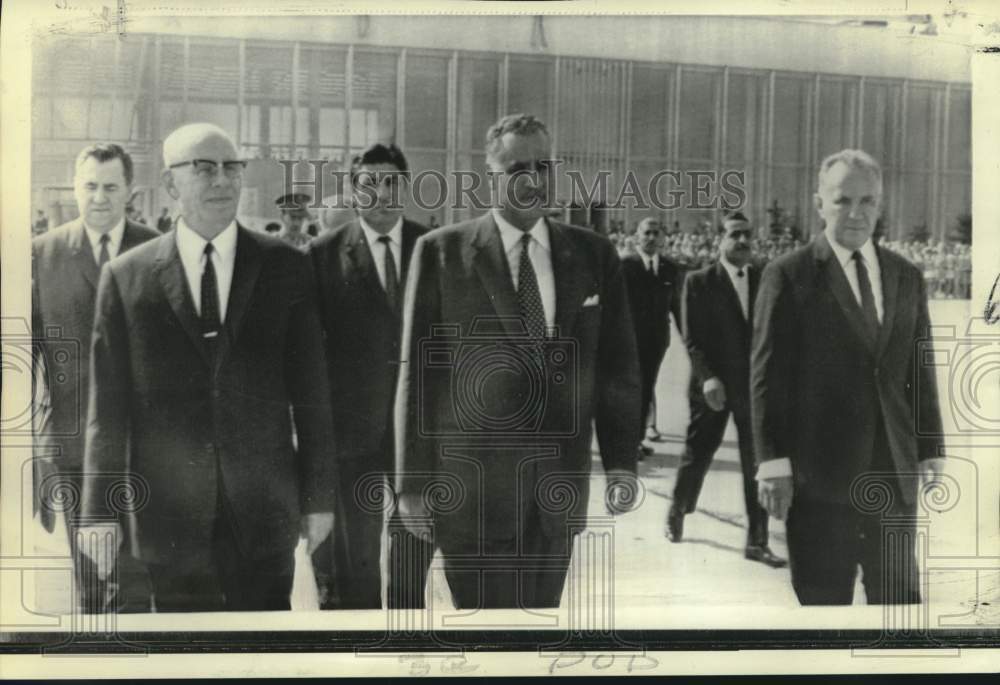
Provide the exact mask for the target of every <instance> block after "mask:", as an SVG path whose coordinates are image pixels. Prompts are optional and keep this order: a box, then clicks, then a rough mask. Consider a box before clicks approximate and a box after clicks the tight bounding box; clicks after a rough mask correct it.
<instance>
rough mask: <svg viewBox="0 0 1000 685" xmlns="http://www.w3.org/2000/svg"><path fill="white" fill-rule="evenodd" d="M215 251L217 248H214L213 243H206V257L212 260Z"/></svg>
mask: <svg viewBox="0 0 1000 685" xmlns="http://www.w3.org/2000/svg"><path fill="white" fill-rule="evenodd" d="M214 251H215V248H214V247H212V243H205V256H206V257H208V258H211V257H212V252H214Z"/></svg>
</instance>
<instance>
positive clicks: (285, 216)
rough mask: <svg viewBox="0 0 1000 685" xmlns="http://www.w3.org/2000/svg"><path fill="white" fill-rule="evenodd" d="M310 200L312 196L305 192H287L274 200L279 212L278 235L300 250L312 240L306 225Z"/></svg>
mask: <svg viewBox="0 0 1000 685" xmlns="http://www.w3.org/2000/svg"><path fill="white" fill-rule="evenodd" d="M310 202H312V198H311V197H309V196H308V195H306V194H305V193H287V194H285V195H282V196H281V197H279V198H277V199H276V200H275V201H274V204H276V205H277V206H278V210H279V211H280V212H281V230H280V231H278V237H279V238H281V239H282V240H284V241H285V242H286V243H288V244H289V245H293V246H295V247H297V248H299V249H302V250H304V249H306V248H307V247H308V246H309V241H310V240H312V236H311V235H310V234H309V232H308V227H307V226H306V221H308V219H309V209H308V206H309V203H310Z"/></svg>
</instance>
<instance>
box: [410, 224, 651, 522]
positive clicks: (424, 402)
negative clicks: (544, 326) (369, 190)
mask: <svg viewBox="0 0 1000 685" xmlns="http://www.w3.org/2000/svg"><path fill="white" fill-rule="evenodd" d="M548 225H549V231H550V236H551V249H552V268H553V273H554V278H555V290H556V311H555V320H556V325H557V326H558V334H559V335H558V338H557V339H555V340H550V341H548V342H547V343H546V345H545V359H546V363H545V364H544V365H543V366H537V365H536V362H535V360H536V358H535V357H533V356H532V355H534V354H535V352H534V350H535V349H537V348H535V347H533V346H532V344H531V342H530V341H527V342H526V339H525V337H524V329H523V326H521V325H520V324H521V320H520V310H519V308H518V303H517V294H516V292H515V290H514V286H513V282H512V280H511V275H510V267H509V265H508V263H507V258H506V255H505V254H504V250H503V243H502V240H501V238H500V232H499V229H498V228H497V226H496V223H495V221H494V220H493V217H492V215H491V214H486V215H484V216H481V217H479V218H476V219H472V220H470V221H465V222H462V223H459V224H455V225H452V226H448V227H444V228H440V229H437V230H435V231H432V232H430V233H428V234H427V235H425V236H423V237H422V238H420V239H419V240H418V241H417V244H416V247H415V248H414V254H413V258H412V260H411V263H410V272H411V273H410V277H409V280H408V282H407V288H406V303H405V310H404V311H405V315H404V323H403V350H402V352H403V360H402V367H401V373H400V378H399V390H398V393H397V404H396V467H397V488H398V490H399V492H401V493H403V494H408V493H420V492H422V490H423V489H424V488H425V487H428V488H430V491H429V493H428V494H430V495H432V499H434V501H435V504H436V505H437V507H436V508H437V516H436V526H437V527H438V531H439V535H440V538H439V539H443V540H449V539H452V540H466V541H468V540H477V539H478V540H500V539H512V538H514V537H515V536H517V535H518V534H520V533H522V532H523V530H524V526H525V523H526V516H525V513H526V512H527V511H530V510H531V509H532V507H535V508H537V509H538V510H539V511H540V518H541V523H540V525H543V526H544V527H545V528H546V530H548V531H549V532H550V533H552V534H559V533H560V531H563V532H564V531H565V528H566V526H567V525H568V523H570V522H571V520H573V519H575V520H577V521H582V518H581V517H583V516H584V515H585V513H586V507H587V496H588V495H587V493H588V488H589V473H590V465H591V436H592V428H591V424H592V422H593V423H594V424H596V430H597V438H598V441H599V442H600V448H601V458H602V460H603V463H604V468H605V469H606V470H607V469H612V468H623V469H629V470H633V471H634V469H635V459H636V451H637V447H638V444H639V440H640V435H639V425H640V407H639V404H640V400H639V391H640V387H639V373H638V364H637V361H636V348H635V339H634V336H633V332H632V322H631V320H630V316H629V309H628V306H627V297H626V293H625V282H624V279H623V276H622V269H621V263H620V260H619V258H618V255H617V253H616V252H615V249H614V248H613V247H612V245H611V243H610V242H609V241H608V240H607V239H606V238H604V237H603V236H600V235H598V234H596V233H594V232H592V231H588V230H585V229H581V228H577V227H574V226H569V225H566V224H561V223H558V222H555V221H551V220H550V221H549V224H548ZM588 300H589V302H590V304H589V305H587V306H585V302H587V301H588ZM497 317H501V318H500V319H498V318H497ZM504 371H512V372H511V373H505V372H504ZM531 379H534V380H531ZM435 479H436V481H437V482H436V484H432V483H433V481H435Z"/></svg>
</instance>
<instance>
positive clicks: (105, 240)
mask: <svg viewBox="0 0 1000 685" xmlns="http://www.w3.org/2000/svg"><path fill="white" fill-rule="evenodd" d="M110 242H111V236H109V235H108V234H107V233H105V234H104V235H102V236H101V239H100V243H101V245H107V244H108V243H110Z"/></svg>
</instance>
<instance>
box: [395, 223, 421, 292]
mask: <svg viewBox="0 0 1000 685" xmlns="http://www.w3.org/2000/svg"><path fill="white" fill-rule="evenodd" d="M419 236H420V230H419V229H417V227H416V226H415V225H414V224H412V223H410V222H409V221H407V220H406V219H403V246H402V249H401V250H400V260H401V261H402V264H400V265H399V283H400V285H401V286H405V285H406V274H407V272H408V271H409V268H410V255H412V254H413V246H414V245H415V244H416V243H417V238H418V237H419Z"/></svg>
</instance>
